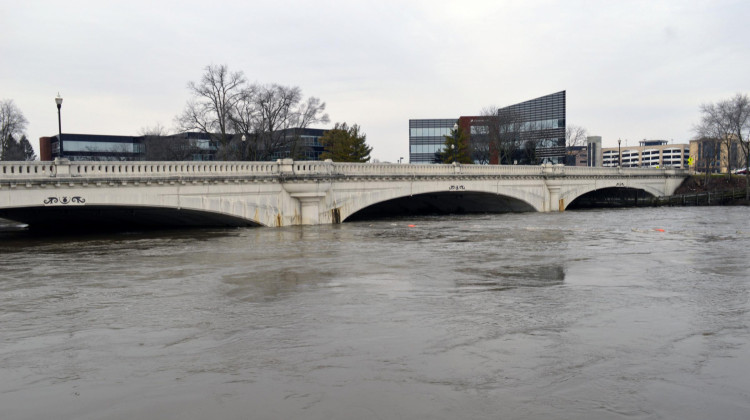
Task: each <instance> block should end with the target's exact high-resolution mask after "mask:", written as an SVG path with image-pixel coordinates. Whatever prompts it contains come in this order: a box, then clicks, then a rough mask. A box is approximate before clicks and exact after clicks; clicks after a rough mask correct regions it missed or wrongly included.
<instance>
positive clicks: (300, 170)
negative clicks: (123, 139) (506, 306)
mask: <svg viewBox="0 0 750 420" xmlns="http://www.w3.org/2000/svg"><path fill="white" fill-rule="evenodd" d="M687 174H688V171H687V170H686V169H655V168H601V167H597V168H589V167H576V166H562V165H539V166H528V165H458V164H456V165H409V164H392V163H334V162H331V161H325V162H320V161H296V162H295V161H292V160H291V159H283V160H278V161H276V162H148V161H135V162H133V161H130V162H77V161H73V162H71V161H68V160H65V159H59V160H56V161H55V162H2V163H0V181H2V180H5V181H12V180H21V179H24V180H28V179H44V178H55V177H56V178H78V177H81V178H107V179H112V178H139V177H143V178H173V177H191V178H201V177H204V178H210V177H248V178H253V177H275V176H283V177H308V176H309V177H313V176H332V175H338V176H354V177H356V176H376V177H389V176H392V177H398V176H455V175H468V176H502V175H505V176H617V175H620V176H662V177H664V176H686V175H687Z"/></svg>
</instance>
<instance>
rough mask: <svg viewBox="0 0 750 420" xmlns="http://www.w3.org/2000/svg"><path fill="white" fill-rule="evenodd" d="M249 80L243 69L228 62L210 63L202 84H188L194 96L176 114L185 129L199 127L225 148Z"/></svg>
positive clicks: (198, 128)
mask: <svg viewBox="0 0 750 420" xmlns="http://www.w3.org/2000/svg"><path fill="white" fill-rule="evenodd" d="M246 84H247V81H246V80H245V75H244V74H243V73H242V72H241V71H238V72H230V71H229V68H228V67H227V66H226V65H209V66H207V67H206V69H205V72H204V73H203V76H202V78H201V81H200V82H199V83H195V82H190V83H188V90H190V92H191V94H192V96H193V97H192V99H191V100H190V101H189V102H188V103H187V105H186V106H185V110H184V111H183V112H182V114H181V115H180V116H178V117H177V124H178V125H179V127H180V128H181V129H182V130H184V131H190V130H199V131H200V132H202V133H204V134H207V135H208V136H210V137H211V139H212V140H215V141H217V142H218V143H219V145H220V148H222V149H226V148H227V147H228V146H229V143H230V141H231V140H232V138H233V134H234V132H233V127H234V125H233V118H232V112H233V111H234V110H235V108H236V107H237V104H238V102H239V101H241V100H242V98H243V92H244V88H245V85H246Z"/></svg>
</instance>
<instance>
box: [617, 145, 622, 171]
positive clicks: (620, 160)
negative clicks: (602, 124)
mask: <svg viewBox="0 0 750 420" xmlns="http://www.w3.org/2000/svg"><path fill="white" fill-rule="evenodd" d="M621 141H622V140H620V139H617V167H622V153H620V142H621Z"/></svg>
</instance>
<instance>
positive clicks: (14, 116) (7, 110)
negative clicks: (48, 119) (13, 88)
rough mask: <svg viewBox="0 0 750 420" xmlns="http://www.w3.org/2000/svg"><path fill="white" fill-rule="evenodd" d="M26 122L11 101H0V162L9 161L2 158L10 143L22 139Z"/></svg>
mask: <svg viewBox="0 0 750 420" xmlns="http://www.w3.org/2000/svg"><path fill="white" fill-rule="evenodd" d="M26 124H28V121H27V120H26V117H24V116H23V113H22V112H21V110H20V109H18V107H17V106H16V104H14V103H13V100H12V99H4V100H2V101H0V160H9V159H6V158H5V157H4V154H5V151H6V150H7V149H8V148H9V147H13V146H12V145H10V142H15V141H16V140H15V137H24V131H25V130H26Z"/></svg>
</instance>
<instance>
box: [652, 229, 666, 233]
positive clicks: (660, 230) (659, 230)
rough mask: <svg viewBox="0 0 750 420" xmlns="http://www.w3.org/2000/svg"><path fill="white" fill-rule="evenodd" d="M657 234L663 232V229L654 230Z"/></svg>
mask: <svg viewBox="0 0 750 420" xmlns="http://www.w3.org/2000/svg"><path fill="white" fill-rule="evenodd" d="M654 230H655V231H657V232H664V229H654Z"/></svg>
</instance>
